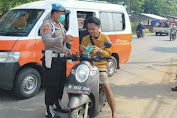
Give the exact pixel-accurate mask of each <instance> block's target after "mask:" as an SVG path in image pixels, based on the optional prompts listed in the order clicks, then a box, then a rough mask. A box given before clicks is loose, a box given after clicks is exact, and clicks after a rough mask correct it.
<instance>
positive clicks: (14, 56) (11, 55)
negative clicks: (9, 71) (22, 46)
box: [0, 52, 21, 63]
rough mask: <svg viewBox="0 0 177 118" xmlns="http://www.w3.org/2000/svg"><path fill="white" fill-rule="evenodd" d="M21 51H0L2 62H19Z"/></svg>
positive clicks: (0, 60)
mask: <svg viewBox="0 0 177 118" xmlns="http://www.w3.org/2000/svg"><path fill="white" fill-rule="evenodd" d="M20 55H21V53H20V52H0V62H4V63H12V62H18V60H19V58H20Z"/></svg>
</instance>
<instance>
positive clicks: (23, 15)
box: [0, 9, 44, 36]
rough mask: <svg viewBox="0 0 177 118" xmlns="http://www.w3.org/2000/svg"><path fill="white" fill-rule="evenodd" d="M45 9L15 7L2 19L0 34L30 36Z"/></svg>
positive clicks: (0, 20) (0, 21)
mask: <svg viewBox="0 0 177 118" xmlns="http://www.w3.org/2000/svg"><path fill="white" fill-rule="evenodd" d="M43 12H44V10H36V9H14V10H10V11H8V12H7V13H6V14H5V15H4V16H3V17H1V19H0V36H28V34H29V33H30V31H31V29H32V28H33V26H34V25H35V24H36V22H37V21H38V19H39V18H40V16H41V15H42V13H43Z"/></svg>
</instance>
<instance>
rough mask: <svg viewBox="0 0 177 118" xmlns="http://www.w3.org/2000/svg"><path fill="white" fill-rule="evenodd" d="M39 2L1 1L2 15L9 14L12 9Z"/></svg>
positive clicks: (24, 0) (23, 0)
mask: <svg viewBox="0 0 177 118" xmlns="http://www.w3.org/2000/svg"><path fill="white" fill-rule="evenodd" d="M33 1H38V0H0V15H1V14H4V13H5V12H7V11H8V10H9V9H10V8H12V7H15V6H18V5H21V4H24V3H28V2H33Z"/></svg>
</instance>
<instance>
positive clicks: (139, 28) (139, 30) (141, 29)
mask: <svg viewBox="0 0 177 118" xmlns="http://www.w3.org/2000/svg"><path fill="white" fill-rule="evenodd" d="M138 32H140V33H141V35H142V36H143V37H144V26H143V22H140V24H139V25H138V26H137V28H136V33H138Z"/></svg>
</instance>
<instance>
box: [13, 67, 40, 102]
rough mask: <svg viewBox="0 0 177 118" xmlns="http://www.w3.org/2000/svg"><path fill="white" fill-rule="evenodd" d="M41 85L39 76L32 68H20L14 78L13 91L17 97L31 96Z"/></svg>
mask: <svg viewBox="0 0 177 118" xmlns="http://www.w3.org/2000/svg"><path fill="white" fill-rule="evenodd" d="M40 86H41V76H40V74H39V72H38V71H37V70H36V69H34V68H25V69H23V70H21V71H20V72H19V73H18V74H17V76H16V79H15V82H14V89H13V92H14V94H15V96H16V97H18V98H19V99H26V98H30V97H33V96H34V95H35V94H36V93H37V92H38V91H39V88H40Z"/></svg>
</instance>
